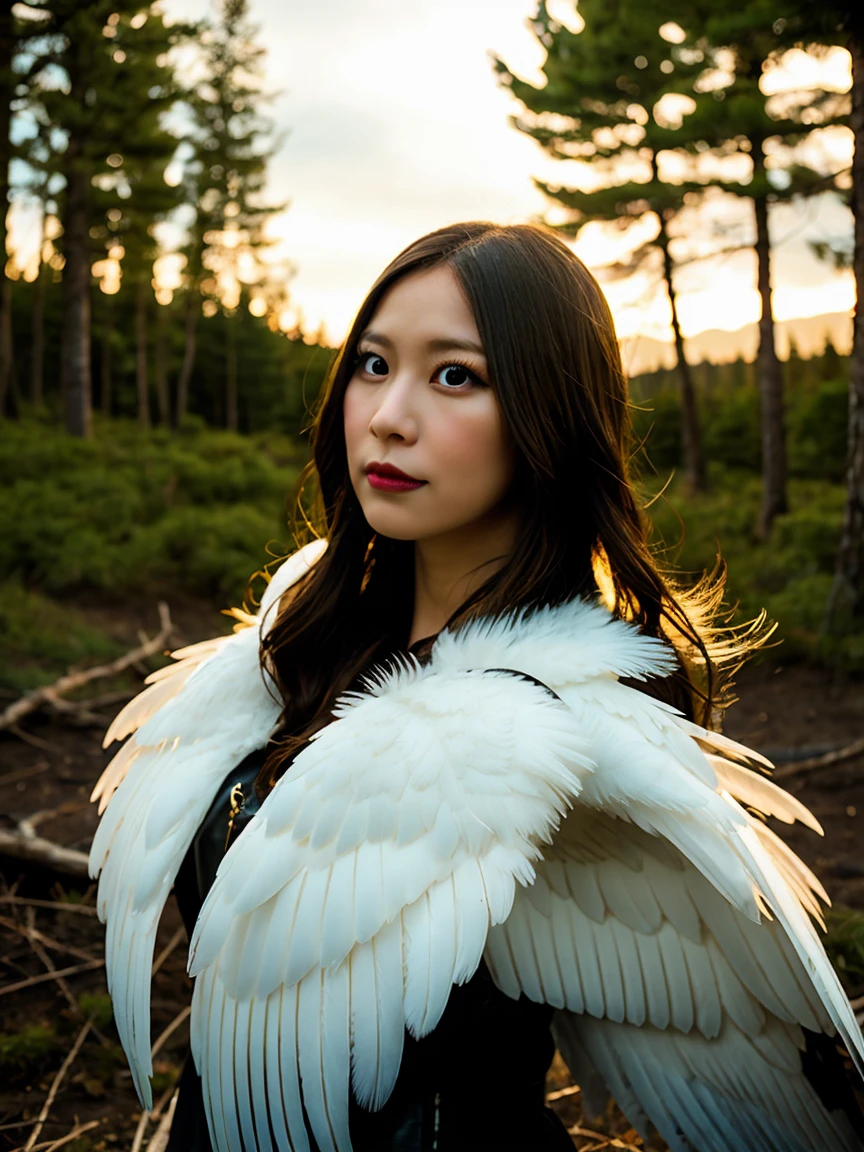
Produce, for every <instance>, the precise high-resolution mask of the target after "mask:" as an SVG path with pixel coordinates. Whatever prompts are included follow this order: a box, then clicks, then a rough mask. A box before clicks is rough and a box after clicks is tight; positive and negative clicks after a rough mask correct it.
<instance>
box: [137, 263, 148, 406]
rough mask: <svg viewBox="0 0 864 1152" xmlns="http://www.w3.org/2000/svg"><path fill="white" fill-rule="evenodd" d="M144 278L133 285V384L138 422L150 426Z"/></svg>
mask: <svg viewBox="0 0 864 1152" xmlns="http://www.w3.org/2000/svg"><path fill="white" fill-rule="evenodd" d="M148 287H149V286H148V284H147V281H146V280H145V279H142V280H139V281H138V283H137V284H136V285H135V384H136V387H137V391H138V423H139V424H140V425H141V427H142V428H149V427H150V389H149V386H148V380H147V297H148V295H149V292H148Z"/></svg>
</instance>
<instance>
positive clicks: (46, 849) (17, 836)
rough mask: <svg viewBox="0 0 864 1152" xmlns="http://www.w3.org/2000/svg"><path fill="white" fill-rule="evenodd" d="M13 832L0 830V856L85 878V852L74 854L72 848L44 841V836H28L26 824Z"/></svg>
mask: <svg viewBox="0 0 864 1152" xmlns="http://www.w3.org/2000/svg"><path fill="white" fill-rule="evenodd" d="M22 823H24V825H25V826H24V827H23V828H22V826H21V824H19V825H18V827H17V828H16V829H15V830H14V831H11V832H9V831H6V830H5V829H2V828H0V854H2V855H4V856H11V857H12V858H13V859H15V860H32V861H34V862H35V863H37V864H44V865H45V866H46V867H48V868H54V869H56V870H57V871H58V872H66V873H68V874H69V875H70V876H87V875H88V859H87V854H86V853H85V852H76V850H75V849H74V848H64V847H63V845H62V844H55V843H54V841H53V840H46V839H45V838H44V836H35V835H28V833H27V830H26V822H23V821H22Z"/></svg>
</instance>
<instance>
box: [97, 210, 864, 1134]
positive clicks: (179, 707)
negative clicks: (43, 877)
mask: <svg viewBox="0 0 864 1152" xmlns="http://www.w3.org/2000/svg"><path fill="white" fill-rule="evenodd" d="M630 435H631V433H630V422H629V409H628V399H627V389H626V381H625V378H624V376H623V373H622V369H621V363H620V357H619V353H618V349H617V344H616V340H615V334H614V328H613V324H612V320H611V316H610V314H609V311H608V308H607V306H606V303H605V301H604V299H603V296H602V293H601V292H600V290H599V287H598V286H597V284H596V282H595V281H594V279H593V278H592V277H591V276H590V274H589V273H588V272H587V270H586V269H585V268H584V266H583V265H582V264H581V263H580V262H579V260H578V259H577V258H576V257H575V256H574V255H573V254H572V253H571V252H570V250H569V249H568V248H567V247H566V245H564V244H563V243H561V242H560V241H559V240H558V239H556V238H555V237H554V236H553V235H551V234H550V233H547V232H546V231H544V230H542V229H539V228H536V227H534V226H529V225H517V226H499V225H494V224H489V223H484V222H470V223H466V224H458V225H453V226H451V227H448V228H443V229H440V230H438V231H436V232H433V233H431V234H430V235H428V236H425V237H423V238H421V239H420V240H419V241H417V242H416V243H415V244H412V245H410V246H409V247H408V248H407V249H406V250H405V251H404V252H402V253H401V254H400V255H399V256H398V257H397V258H396V259H395V260H394V261H393V263H392V264H391V265H390V266H389V267H388V268H387V269H385V271H384V273H383V274H382V275H381V277H380V278H379V279H378V281H377V282H376V283H375V285H373V287H372V290H371V291H370V293H369V295H368V297H367V298H366V300H365V301H364V303H363V305H362V306H361V308H360V311H359V313H358V315H357V318H356V320H355V322H354V324H353V326H352V328H351V331H350V332H349V334H348V337H347V338H346V341H345V344H344V347H343V349H342V351H341V354H340V356H339V357H338V359H337V360H336V361H335V363H334V365H333V368H332V371H331V374H330V377H329V379H328V382H327V385H326V387H325V389H324V391H323V394H322V399H321V402H320V406H319V408H318V411H317V413H316V417H315V422H314V427H313V436H312V443H313V461H312V464H311V466H310V474H314V476H315V477H316V478H317V483H318V503H317V507H316V509H315V520H314V523H313V524H312V525H311V527H312V537H313V538H312V539H311V540H310V542H309V543H307V544H306V545H305V546H304V547H302V548H301V549H299V551H298V552H296V553H295V554H294V555H293V556H292V557H290V558H289V559H288V560H287V561H286V562H285V563H284V564H283V565H282V567H281V568H279V570H278V571H277V572H276V573H275V575H274V577H273V579H272V581H271V583H270V585H269V587H268V588H267V591H266V592H265V595H264V597H263V599H262V603H261V606H260V610H259V612H258V614H257V615H256V616H251V615H248V614H247V613H245V612H240V611H236V612H235V615H236V616H237V619H238V624H237V629H236V631H235V635H233V636H231V637H228V638H224V639H221V640H215V641H209V642H206V643H204V644H203V645H195V646H193V647H192V648H190V649H186V650H183V651H181V652H178V653H175V654H174V655H175V658H177V659H178V660H179V663H178V664H177V665H176V666H174V667H173V668H172V669H170V670H168V669H165V670H162V671H161V672H159V673H156V674H155V676H154V677H151V679H152V680H153V681H154V683H153V684H152V686H151V687H150V688H149V689H147V690H146V691H145V692H144V693H142V695H141V696H140V697H138V698H137V699H136V700H135V701H133V702H132V703H131V704H130V705H128V706H127V708H126V709H124V711H123V712H122V713H121V714H120V716H119V717H118V718H117V720H116V721H115V723H114V725H112V728H111V729H110V730H109V732H108V734H107V737H106V742H108V741H110V740H111V739H115V738H116V739H120V738H122V737H123V736H125V735H127V734H129V733H130V732H133V731H134V730H135V729H136V728H137V729H138V731H137V733H136V735H135V736H133V737H132V738H131V739H130V740H129V741H128V742H127V743H126V744H125V745H124V747H123V748H122V749H121V751H120V753H119V754H118V756H117V757H115V760H114V761H112V764H111V765H109V767H108V769H106V772H105V774H104V775H103V778H102V780H101V781H100V784H99V785H97V789H96V791H95V793H94V795H98V796H99V797H100V798H101V807H102V808H103V809H104V808H105V806H106V805H108V801H109V798H110V797H111V795H112V792H113V790H114V789H115V788H117V786H118V784H119V790H118V791H117V793H116V795H115V797H114V799H113V800H112V802H111V804H110V806H108V808H107V812H106V815H105V816H104V818H103V820H102V822H101V824H100V827H99V829H98V831H97V835H96V838H95V840H94V845H93V851H92V855H91V866H92V870H93V873H94V875H96V874H98V873H99V872H100V871H101V873H102V875H101V880H100V889H99V907H100V915H101V916H102V918H103V919H105V920H107V922H108V935H107V950H106V964H107V970H108V977H109V986H110V988H111V994H112V998H113V1001H114V1005H115V1015H116V1018H117V1023H118V1028H119V1030H120V1035H121V1040H122V1041H123V1044H124V1047H125V1049H126V1051H127V1054H128V1055H129V1058H130V1064H131V1066H132V1070H133V1076H134V1078H135V1083H136V1087H137V1089H138V1091H139V1094H140V1096H141V1098H142V1102H144V1103H148V1104H149V1099H150V1097H149V1082H148V1077H149V1075H150V1074H151V1066H150V1053H149V1043H150V1041H149V969H150V960H151V957H152V949H153V940H154V937H155V929H156V923H157V921H158V917H159V914H160V912H161V908H162V906H163V905H164V901H165V899H166V898H167V895H168V893H169V891H170V888H171V885H172V883H173V881H174V879H175V877H177V892H178V898H179V899H180V901H181V907H182V909H183V911H184V915H185V917H186V921H187V925H188V926H189V929H190V972H191V973H192V974H193V975H194V976H195V977H196V982H195V992H194V998H193V1014H192V1025H191V1047H192V1054H193V1056H194V1059H195V1068H194V1069H193V1068H192V1067H191V1065H190V1066H189V1067H188V1068H187V1070H186V1074H185V1075H184V1083H183V1086H182V1089H181V1093H180V1096H179V1099H178V1105H177V1112H176V1114H175V1123H174V1132H173V1134H172V1145H171V1146H172V1148H184V1149H206V1148H209V1147H211V1146H212V1147H215V1148H218V1149H229V1150H234V1149H237V1150H239V1149H258V1148H261V1149H265V1148H267V1149H269V1148H273V1147H276V1148H280V1149H282V1148H291V1149H295V1150H300V1149H304V1150H305V1149H315V1148H317V1149H320V1150H321V1152H325V1150H329V1149H334V1150H336V1149H338V1150H339V1152H342V1150H347V1149H351V1148H353V1149H355V1150H359V1149H369V1150H371V1149H375V1150H381V1152H385V1150H393V1152H395V1150H397V1149H398V1150H401V1152H408V1150H412V1152H413V1150H417V1152H420V1150H424V1152H425V1150H426V1149H440V1150H441V1152H455V1150H456V1149H466V1150H467V1149H469V1148H470V1149H477V1148H484V1147H488V1148H493V1147H495V1148H521V1149H523V1150H526V1152H527V1150H529V1149H531V1150H534V1149H536V1150H541V1149H553V1148H563V1147H567V1146H569V1137H568V1136H567V1134H566V1132H565V1131H564V1129H563V1126H562V1125H561V1124H560V1122H558V1121H557V1119H555V1117H554V1116H553V1115H552V1114H551V1113H550V1112H549V1110H548V1109H546V1108H545V1107H544V1100H543V1082H544V1077H545V1073H546V1070H547V1068H548V1066H549V1063H550V1062H551V1058H552V1055H553V1052H554V1047H555V1043H556V1042H557V1045H558V1047H559V1048H560V1049H561V1051H562V1054H563V1055H564V1057H565V1059H566V1060H567V1062H568V1063H569V1065H570V1068H571V1070H572V1071H573V1073H574V1076H575V1077H576V1079H577V1080H578V1082H579V1083H580V1084H581V1085H582V1087H583V1092H584V1093H586V1094H587V1095H588V1096H590V1095H591V1092H592V1089H593V1090H594V1096H595V1098H596V1099H597V1100H598V1101H600V1100H602V1099H603V1097H604V1096H605V1093H606V1091H607V1090H608V1091H611V1092H612V1094H613V1095H614V1096H615V1097H616V1098H617V1100H618V1103H619V1104H620V1105H621V1107H622V1108H623V1109H624V1111H625V1112H626V1113H627V1115H628V1117H629V1118H630V1120H631V1122H632V1123H633V1124H634V1126H635V1127H636V1128H638V1129H639V1131H640V1132H641V1133H643V1135H644V1136H645V1137H646V1139H647V1138H648V1136H649V1133H650V1132H651V1130H652V1126H653V1127H655V1128H657V1129H658V1130H659V1131H660V1133H661V1134H662V1136H663V1138H664V1139H665V1140H666V1141H667V1142H668V1143H669V1145H670V1147H671V1148H673V1149H676V1150H679V1149H680V1150H684V1149H699V1150H700V1152H715V1150H721V1149H723V1150H725V1149H730V1150H731V1149H735V1150H736V1152H737V1150H738V1149H741V1148H754V1149H757V1148H758V1149H771V1150H777V1152H780V1150H787V1149H788V1150H793V1149H794V1150H800V1152H813V1150H815V1149H823V1150H825V1152H829V1150H832V1152H833V1150H835V1149H840V1148H847V1149H855V1148H862V1147H864V1144H862V1142H861V1138H860V1135H858V1134H856V1126H857V1127H858V1131H859V1132H860V1125H859V1116H858V1113H857V1109H856V1106H855V1103H854V1097H853V1095H852V1092H851V1090H850V1089H849V1088H845V1089H844V1087H843V1085H844V1084H845V1078H844V1073H843V1068H842V1064H841V1063H840V1058H839V1056H838V1054H837V1051H836V1048H835V1044H834V1041H833V1040H830V1039H829V1037H835V1036H837V1035H838V1034H839V1037H840V1038H841V1039H842V1040H843V1041H844V1042H845V1043H846V1044H847V1046H848V1047H849V1049H850V1052H851V1053H852V1055H853V1057H854V1058H855V1059H856V1061H858V1060H861V1059H862V1058H864V1049H862V1044H861V1037H860V1032H859V1030H858V1029H857V1025H856V1023H855V1018H854V1014H853V1013H852V1011H851V1008H850V1006H849V1004H848V1001H847V1000H846V997H845V995H844V994H843V992H842V989H841V988H840V985H839V983H838V981H837V978H836V975H835V974H834V972H833V970H832V969H831V966H830V964H829V963H828V961H827V958H826V956H825V954H824V950H823V949H822V946H821V943H820V942H819V939H818V937H817V935H816V933H815V932H814V930H813V928H812V925H811V922H810V918H809V916H810V914H812V915H813V916H815V917H817V918H819V904H818V902H817V900H816V896H815V895H814V893H815V894H817V895H818V894H821V895H823V896H824V893H823V892H822V889H821V887H820V886H819V884H818V881H817V880H816V879H815V877H813V876H812V874H811V873H809V871H808V870H807V869H806V868H805V867H804V865H803V864H802V863H801V862H800V861H799V860H798V859H797V857H795V856H794V855H793V854H792V853H791V852H790V851H789V850H788V849H786V848H785V846H784V845H783V844H782V842H781V841H779V840H778V839H777V837H776V836H774V834H773V833H772V832H771V831H770V830H769V829H768V828H767V826H766V825H765V823H764V821H763V820H762V819H760V818H759V816H758V815H756V814H754V810H756V811H758V812H763V813H766V814H770V815H774V816H778V817H779V818H780V819H782V820H786V821H787V822H791V821H793V820H794V819H801V820H803V821H804V822H806V823H808V824H810V825H811V826H813V827H815V828H816V829H817V830H818V825H817V824H816V823H815V821H814V820H813V817H812V816H811V815H810V813H808V812H807V810H806V809H804V808H803V807H802V806H801V805H800V804H799V803H798V802H797V801H795V800H794V799H793V798H792V797H791V796H788V795H787V794H786V793H784V792H782V791H781V790H780V789H777V788H776V787H774V786H773V785H771V784H770V783H769V782H768V781H767V780H766V779H765V778H764V776H763V775H761V774H760V773H759V772H758V771H756V770H751V769H750V768H748V767H745V766H743V764H742V763H741V761H742V760H747V759H749V760H751V761H755V760H760V759H761V757H759V756H758V755H757V754H756V753H754V752H752V751H750V750H748V749H745V748H742V746H740V745H737V744H734V743H733V742H731V741H729V740H726V739H724V738H723V737H722V736H720V735H719V733H716V732H712V731H711V730H710V725H711V721H712V719H713V718H714V716H715V713H716V709H717V708H719V707H722V706H723V704H724V699H723V694H722V692H720V691H719V690H718V686H717V683H716V680H717V676H716V672H717V669H718V666H719V665H720V663H721V662H722V663H724V664H726V665H727V666H728V665H730V664H734V663H735V661H740V659H741V657H743V655H744V654H746V651H747V650H748V649H749V648H752V647H754V646H756V645H758V644H759V643H760V642H762V640H763V639H764V634H760V629H761V621H759V622H756V623H755V624H754V625H753V626H752V628H750V629H749V631H745V632H744V633H743V634H736V635H732V636H729V635H728V634H727V635H726V636H724V637H723V639H722V640H721V639H720V638H719V630H718V629H716V628H714V629H713V630H712V625H711V620H712V618H713V616H714V615H715V613H716V610H717V608H718V605H719V602H720V599H721V596H722V581H721V580H720V579H713V580H712V579H711V578H706V580H705V581H703V582H702V584H701V585H700V586H699V587H697V588H696V589H695V590H691V591H690V592H687V593H685V592H684V591H682V590H679V589H676V587H675V586H674V584H673V582H672V581H671V579H670V578H669V577H668V576H665V575H664V574H663V573H662V572H661V571H660V569H659V567H658V565H657V563H656V561H655V560H654V558H653V557H652V554H651V552H650V550H649V547H648V543H647V536H646V526H645V521H644V518H643V516H642V514H641V511H640V509H639V506H638V503H637V500H636V497H635V494H634V490H633V487H632V485H631V482H630V479H629V474H628V452H629V450H630V445H631V441H630ZM301 510H302V504H301ZM304 515H305V514H304ZM316 537H317V538H316ZM262 673H263V675H262ZM697 721H698V723H697ZM745 805H746V807H745ZM178 871H179V875H178ZM202 902H203V904H202ZM553 1034H554V1041H553Z"/></svg>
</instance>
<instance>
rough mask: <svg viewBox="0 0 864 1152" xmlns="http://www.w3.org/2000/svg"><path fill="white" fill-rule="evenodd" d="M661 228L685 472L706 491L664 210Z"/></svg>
mask: <svg viewBox="0 0 864 1152" xmlns="http://www.w3.org/2000/svg"><path fill="white" fill-rule="evenodd" d="M656 215H657V219H658V221H659V222H660V231H659V233H658V235H657V243H658V245H659V246H660V251H661V252H662V253H663V278H664V280H665V281H666V292H667V293H668V296H669V304H670V306H671V308H672V332H673V334H674V337H675V358H676V366H677V371H678V384H679V388H680V392H681V443H682V447H683V450H684V474H685V476H686V479H687V487H688V488H689V489H690V490H691V491H694V492H696V491H700V492H704V491H705V490H706V489H707V488H708V477H707V474H706V470H705V456H704V454H703V452H702V429H701V428H700V425H699V408H698V405H697V403H696V390H695V388H694V387H693V375H692V373H691V371H690V365H689V364H688V363H687V357H686V356H685V355H684V338H683V336H682V335H681V325H680V323H679V320H678V296H677V293H676V291H675V286H674V284H673V281H672V271H673V269H672V257H671V255H670V254H669V233H668V232H667V230H666V221H665V220H664V219H663V216H662V214H661V213H660V212H658V213H657V214H656Z"/></svg>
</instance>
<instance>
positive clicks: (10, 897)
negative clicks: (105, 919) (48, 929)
mask: <svg viewBox="0 0 864 1152" xmlns="http://www.w3.org/2000/svg"><path fill="white" fill-rule="evenodd" d="M15 887H17V883H16V885H15ZM0 904H17V905H21V906H23V907H29V906H32V907H33V908H51V909H53V910H54V911H55V912H80V913H81V914H82V915H84V916H95V915H96V909H95V907H94V906H93V905H92V904H70V903H66V902H64V901H63V900H36V899H32V900H30V899H28V898H27V897H26V896H16V895H15V893H14V892H8V893H6V892H4V893H3V894H2V895H0Z"/></svg>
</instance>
